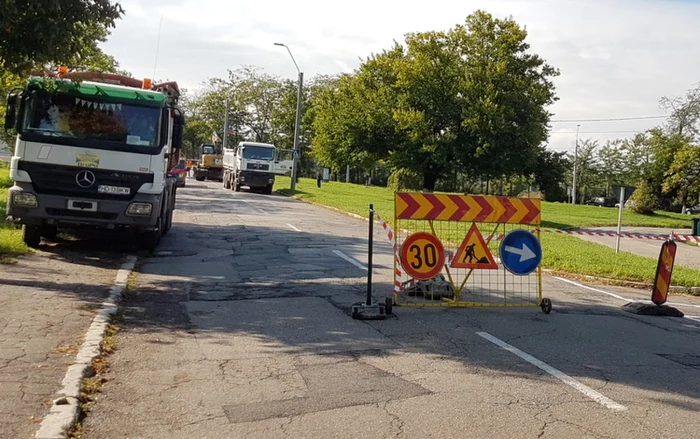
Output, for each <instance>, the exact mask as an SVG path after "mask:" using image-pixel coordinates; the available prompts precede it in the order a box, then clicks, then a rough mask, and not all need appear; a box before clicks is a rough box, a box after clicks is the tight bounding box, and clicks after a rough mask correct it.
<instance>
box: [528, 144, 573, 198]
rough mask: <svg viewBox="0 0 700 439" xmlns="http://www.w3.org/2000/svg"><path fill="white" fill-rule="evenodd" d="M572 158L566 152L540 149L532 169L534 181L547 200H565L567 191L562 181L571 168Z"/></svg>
mask: <svg viewBox="0 0 700 439" xmlns="http://www.w3.org/2000/svg"><path fill="white" fill-rule="evenodd" d="M571 163H572V162H571V160H569V158H567V156H566V152H554V151H550V150H547V149H543V150H542V151H540V154H539V155H538V156H537V160H536V163H535V166H534V168H533V170H532V173H533V175H534V182H535V184H536V185H537V186H539V188H540V191H542V192H543V193H544V196H545V199H546V200H547V201H565V200H566V191H565V190H564V188H563V187H562V185H561V183H562V182H563V181H564V179H565V176H566V175H567V173H568V171H569V170H570V169H571Z"/></svg>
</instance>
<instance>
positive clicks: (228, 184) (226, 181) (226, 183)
mask: <svg viewBox="0 0 700 439" xmlns="http://www.w3.org/2000/svg"><path fill="white" fill-rule="evenodd" d="M222 181H223V182H224V189H231V180H229V178H228V176H227V175H226V174H224V178H223V180H222Z"/></svg>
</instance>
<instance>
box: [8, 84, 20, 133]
mask: <svg viewBox="0 0 700 439" xmlns="http://www.w3.org/2000/svg"><path fill="white" fill-rule="evenodd" d="M18 100H19V99H18V96H17V93H10V94H9V95H8V96H7V109H6V110H5V132H6V133H7V132H8V131H9V130H10V129H13V128H16V125H17V101H18Z"/></svg>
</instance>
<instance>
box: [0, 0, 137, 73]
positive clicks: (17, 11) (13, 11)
mask: <svg viewBox="0 0 700 439" xmlns="http://www.w3.org/2000/svg"><path fill="white" fill-rule="evenodd" d="M0 10H2V15H0V41H2V44H0V70H4V71H9V72H11V73H13V74H17V75H22V74H24V73H26V72H28V71H29V70H30V69H31V68H33V67H34V66H35V65H37V64H39V65H43V64H47V63H64V62H67V61H73V60H75V59H76V56H79V55H80V54H83V53H84V51H85V49H86V48H93V49H94V48H96V47H97V42H98V41H104V39H105V38H106V36H107V33H108V32H107V31H108V29H109V28H112V27H114V25H115V21H116V20H117V19H119V18H120V17H121V16H122V14H123V13H124V10H123V9H122V7H121V5H120V4H119V3H114V4H112V2H111V1H110V0H61V1H55V0H32V1H19V0H2V1H1V2H0Z"/></svg>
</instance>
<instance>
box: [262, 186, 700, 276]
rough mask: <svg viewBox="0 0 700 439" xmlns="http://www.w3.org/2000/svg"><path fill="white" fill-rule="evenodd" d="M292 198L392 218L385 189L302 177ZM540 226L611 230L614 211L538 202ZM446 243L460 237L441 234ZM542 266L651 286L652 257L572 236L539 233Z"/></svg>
mask: <svg viewBox="0 0 700 439" xmlns="http://www.w3.org/2000/svg"><path fill="white" fill-rule="evenodd" d="M289 184H290V179H289V177H278V178H277V179H276V181H275V189H276V190H277V192H279V193H282V194H285V195H289V189H288V188H289ZM296 189H297V190H296V193H295V194H294V198H298V199H301V200H305V201H308V202H312V203H316V204H320V205H324V206H329V207H334V208H337V209H340V210H343V211H345V212H349V213H354V214H357V215H361V216H363V217H366V216H367V215H368V209H369V204H370V203H372V204H374V209H375V210H376V211H377V212H379V213H380V214H381V215H382V216H383V217H384V219H385V220H387V221H389V220H391V219H392V218H393V217H394V195H393V192H392V191H391V190H390V189H388V188H381V187H373V186H362V185H356V184H346V183H339V182H329V183H323V184H322V186H321V188H318V187H316V180H313V179H306V178H302V179H300V180H299V183H298V184H297V186H296ZM542 218H543V224H542V226H543V227H545V228H567V227H591V226H613V225H616V224H617V209H610V208H603V207H594V206H571V205H567V204H561V203H548V202H543V203H542ZM623 218H624V225H626V226H639V227H672V228H687V227H689V225H688V224H687V223H689V222H690V220H689V219H688V217H687V216H686V215H682V214H676V213H658V214H655V215H639V214H635V213H633V212H628V211H625V216H624V217H623ZM440 238H442V239H443V240H445V239H446V240H449V241H450V242H452V241H455V240H459V241H461V239H462V237H457V236H440ZM542 249H543V259H542V267H543V268H548V269H551V270H554V271H557V272H560V273H571V274H580V275H588V276H597V277H605V278H613V279H618V280H621V281H631V282H644V283H651V282H653V278H654V274H655V273H656V263H657V261H656V259H652V258H648V257H644V256H639V255H636V254H633V253H628V252H620V254H616V253H615V250H614V249H612V248H610V247H607V246H604V245H601V244H596V243H592V242H588V241H584V240H582V239H579V238H575V237H573V236H565V235H558V234H550V233H543V234H542ZM673 285H679V286H685V287H693V286H700V271H698V270H692V269H690V268H686V267H681V266H679V265H676V266H675V267H674V270H673Z"/></svg>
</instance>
